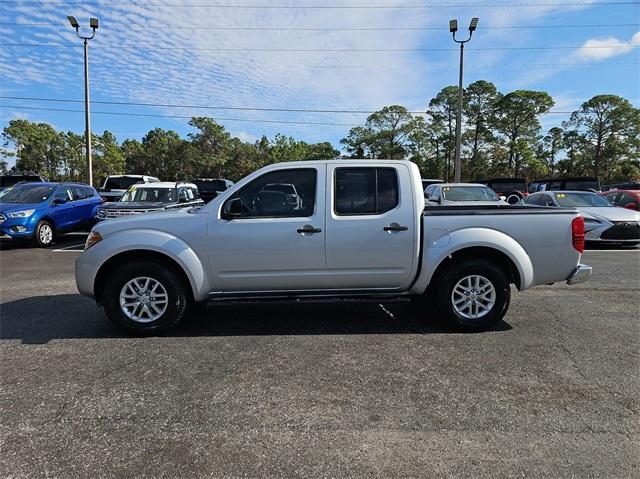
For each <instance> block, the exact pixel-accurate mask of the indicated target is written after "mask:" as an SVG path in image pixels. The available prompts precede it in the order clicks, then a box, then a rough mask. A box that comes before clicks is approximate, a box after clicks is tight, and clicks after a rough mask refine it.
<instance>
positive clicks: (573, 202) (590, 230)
mask: <svg viewBox="0 0 640 479" xmlns="http://www.w3.org/2000/svg"><path fill="white" fill-rule="evenodd" d="M522 203H523V204H525V205H535V206H551V207H556V208H557V207H569V208H577V209H578V211H580V213H581V214H582V216H583V217H584V229H585V238H584V239H585V241H589V242H601V243H623V244H631V245H634V244H640V213H639V212H637V211H633V210H628V209H625V208H618V207H616V206H614V205H613V204H612V203H610V202H609V201H607V200H606V199H604V198H603V197H602V196H599V195H597V194H596V193H591V192H589V191H540V192H538V193H533V194H531V195H529V196H527V197H526V198H524V199H523V200H522Z"/></svg>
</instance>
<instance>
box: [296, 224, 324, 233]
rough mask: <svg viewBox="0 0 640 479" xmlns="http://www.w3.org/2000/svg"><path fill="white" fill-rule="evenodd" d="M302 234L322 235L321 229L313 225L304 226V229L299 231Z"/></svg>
mask: <svg viewBox="0 0 640 479" xmlns="http://www.w3.org/2000/svg"><path fill="white" fill-rule="evenodd" d="M297 231H298V233H300V234H314V233H322V230H321V229H320V228H316V227H314V226H311V225H304V226H303V227H302V228H298V229H297Z"/></svg>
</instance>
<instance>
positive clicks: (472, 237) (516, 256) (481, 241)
mask: <svg viewBox="0 0 640 479" xmlns="http://www.w3.org/2000/svg"><path fill="white" fill-rule="evenodd" d="M424 248H425V249H426V252H425V254H424V255H423V256H424V257H423V260H422V272H423V273H421V276H420V278H419V279H418V281H416V284H415V285H414V287H413V288H412V293H415V294H422V293H424V292H425V291H426V290H427V288H428V287H429V285H431V284H433V283H434V282H436V281H438V278H439V277H440V276H441V274H442V271H443V270H445V269H446V268H447V267H450V266H451V265H452V263H455V262H459V261H461V260H464V259H466V258H478V259H487V260H489V261H491V262H495V263H496V264H497V265H498V266H500V267H501V269H502V270H503V271H504V272H505V274H506V275H507V278H508V279H509V282H510V283H513V284H515V285H516V287H517V288H518V290H520V291H522V290H524V289H527V288H528V287H529V286H531V284H532V283H533V265H532V263H531V258H530V257H529V255H528V254H527V252H526V251H525V250H524V248H523V247H522V245H520V243H518V242H517V241H516V240H515V239H513V238H512V237H510V236H508V235H507V234H505V233H503V232H501V231H497V230H493V229H489V228H463V229H460V230H457V231H453V232H443V234H438V237H437V238H428V239H427V240H426V241H425V245H424Z"/></svg>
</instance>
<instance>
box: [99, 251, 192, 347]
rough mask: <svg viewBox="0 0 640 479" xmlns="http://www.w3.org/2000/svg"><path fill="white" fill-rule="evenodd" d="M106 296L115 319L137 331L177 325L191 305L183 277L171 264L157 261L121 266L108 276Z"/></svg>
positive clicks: (144, 332)
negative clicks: (166, 264)
mask: <svg viewBox="0 0 640 479" xmlns="http://www.w3.org/2000/svg"><path fill="white" fill-rule="evenodd" d="M102 298H103V303H104V309H105V312H106V313H107V316H108V317H109V319H110V320H111V322H112V323H113V324H114V325H116V326H117V327H118V328H120V329H123V330H126V331H127V332H129V333H134V334H137V335H152V334H159V333H163V332H166V331H169V330H170V329H173V328H174V327H176V326H177V325H178V323H179V322H180V321H181V320H182V319H183V318H184V317H185V315H186V313H187V309H188V306H189V297H188V295H187V293H186V290H185V287H184V285H183V284H182V282H181V281H180V278H179V277H178V276H177V275H176V274H175V273H174V272H173V271H172V270H171V269H170V268H168V267H166V266H165V265H163V264H160V263H156V262H153V261H141V262H134V263H129V264H125V265H123V266H120V267H119V268H117V269H116V270H115V271H113V272H112V273H111V275H110V276H109V278H108V279H107V281H106V283H105V287H104V292H103V295H102Z"/></svg>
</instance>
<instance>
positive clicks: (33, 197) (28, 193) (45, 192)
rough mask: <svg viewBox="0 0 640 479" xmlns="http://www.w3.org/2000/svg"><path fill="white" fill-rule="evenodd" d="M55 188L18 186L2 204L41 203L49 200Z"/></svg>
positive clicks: (3, 198)
mask: <svg viewBox="0 0 640 479" xmlns="http://www.w3.org/2000/svg"><path fill="white" fill-rule="evenodd" d="M54 189H55V188H54V187H53V186H33V185H24V186H16V187H14V188H13V189H12V190H11V191H9V192H8V193H7V194H5V195H4V196H3V197H2V198H0V201H1V202H2V203H40V202H41V201H45V200H47V199H49V197H50V196H51V193H53V190H54Z"/></svg>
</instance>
